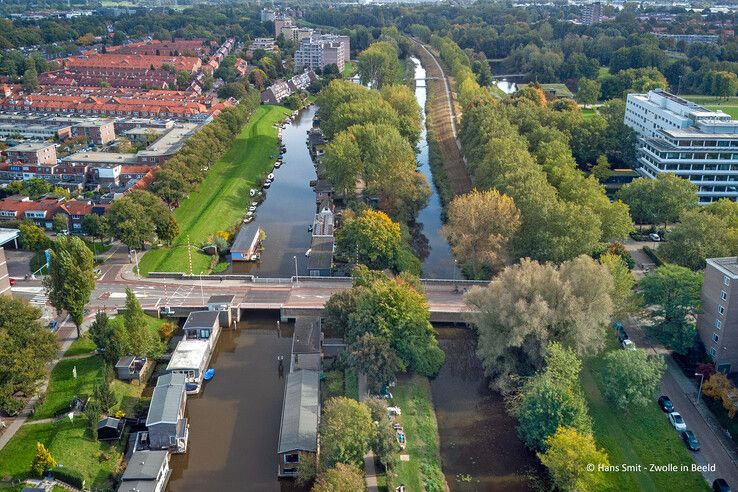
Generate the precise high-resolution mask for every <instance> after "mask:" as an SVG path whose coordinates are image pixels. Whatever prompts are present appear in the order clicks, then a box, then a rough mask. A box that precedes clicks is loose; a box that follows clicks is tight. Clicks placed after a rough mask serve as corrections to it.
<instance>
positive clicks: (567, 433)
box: [538, 427, 610, 492]
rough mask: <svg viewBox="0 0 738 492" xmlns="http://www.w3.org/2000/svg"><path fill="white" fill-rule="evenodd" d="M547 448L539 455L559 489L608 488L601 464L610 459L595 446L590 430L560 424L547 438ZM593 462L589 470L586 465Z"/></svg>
mask: <svg viewBox="0 0 738 492" xmlns="http://www.w3.org/2000/svg"><path fill="white" fill-rule="evenodd" d="M546 446H547V448H548V449H546V451H545V452H543V453H538V458H539V459H540V460H541V463H543V464H544V465H545V466H546V468H548V471H549V473H550V474H551V478H552V480H553V483H554V484H555V485H556V487H557V488H558V489H560V490H575V491H577V492H593V491H599V490H605V489H607V488H609V484H608V483H609V480H608V477H607V474H606V473H605V472H604V471H603V469H602V468H600V466H601V465H602V466H605V467H607V466H608V465H609V464H610V462H609V460H608V457H607V453H606V452H605V451H604V450H602V449H599V448H597V446H596V444H595V441H594V438H593V437H592V434H591V433H583V432H580V431H578V430H577V429H574V428H572V427H559V428H558V429H556V433H555V434H553V435H552V436H550V437H549V438H548V439H547V440H546ZM592 466H594V469H593V470H591V469H590V468H589V467H592Z"/></svg>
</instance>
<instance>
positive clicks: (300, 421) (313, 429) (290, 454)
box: [277, 370, 320, 477]
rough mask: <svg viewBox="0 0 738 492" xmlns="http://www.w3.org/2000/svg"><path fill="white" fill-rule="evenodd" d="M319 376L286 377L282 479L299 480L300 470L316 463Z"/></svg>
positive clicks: (303, 372) (279, 453) (281, 436)
mask: <svg viewBox="0 0 738 492" xmlns="http://www.w3.org/2000/svg"><path fill="white" fill-rule="evenodd" d="M319 393H320V372H318V371H308V370H300V371H297V372H291V373H289V374H288V375H287V384H286V385H285V392H284V402H283V405H282V421H281V424H280V427H279V442H278V445H277V458H278V460H279V462H278V470H277V475H278V476H280V477H296V476H297V470H298V466H299V464H300V462H301V461H303V460H306V459H313V460H314V459H316V455H317V453H318V425H319V424H320V400H319Z"/></svg>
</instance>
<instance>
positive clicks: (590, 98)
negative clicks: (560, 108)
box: [576, 78, 600, 104]
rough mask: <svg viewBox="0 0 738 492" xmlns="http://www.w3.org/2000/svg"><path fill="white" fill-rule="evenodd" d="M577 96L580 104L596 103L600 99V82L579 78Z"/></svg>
mask: <svg viewBox="0 0 738 492" xmlns="http://www.w3.org/2000/svg"><path fill="white" fill-rule="evenodd" d="M576 98H577V102H578V103H579V104H595V103H596V102H597V101H598V100H599V99H600V83H599V82H598V81H596V80H589V79H586V78H581V79H579V84H578V86H577V96H576Z"/></svg>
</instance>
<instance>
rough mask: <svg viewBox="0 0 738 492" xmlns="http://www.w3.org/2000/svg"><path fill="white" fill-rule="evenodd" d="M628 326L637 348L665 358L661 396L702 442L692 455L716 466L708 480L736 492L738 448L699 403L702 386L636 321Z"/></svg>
mask: <svg viewBox="0 0 738 492" xmlns="http://www.w3.org/2000/svg"><path fill="white" fill-rule="evenodd" d="M625 325H626V329H627V330H628V334H629V335H630V338H631V339H632V340H633V341H634V342H635V343H636V345H637V346H639V347H641V348H646V349H647V350H651V351H653V352H655V353H659V354H663V355H664V356H665V359H666V362H667V370H666V372H665V373H664V377H663V379H662V380H661V394H663V395H668V396H669V398H671V401H672V402H674V407H675V408H676V411H678V412H679V413H680V414H681V415H682V417H684V421H685V422H686V423H687V428H688V429H689V430H691V431H692V432H694V433H695V435H696V436H697V439H699V441H700V444H701V450H700V451H698V452H696V453H693V452H690V453H691V454H692V456H693V458H694V461H695V463H696V464H698V465H701V466H704V465H714V467H715V470H714V471H712V470H707V471H703V475H704V477H705V479H706V480H707V481H708V482H709V483H710V484H712V481H713V480H715V479H716V478H724V479H725V480H726V481H727V482H728V484H730V486H731V487H732V488H733V489H734V490H735V489H736V488H738V465H736V461H735V459H736V456H738V448H737V447H736V445H735V443H734V442H733V441H732V440H731V439H729V438H728V437H727V436H726V435H725V434H724V431H723V429H722V428H721V427H720V426H719V424H718V423H717V421H716V420H715V417H714V416H713V415H712V413H710V411H709V410H708V409H707V408H706V407H705V405H704V403H702V402H698V401H697V389H698V386H697V385H696V383H699V380H697V378H695V379H694V380H690V379H689V378H687V377H686V376H685V375H684V373H683V372H682V370H681V369H680V368H679V366H677V364H676V362H674V359H672V357H671V355H670V353H669V351H668V350H666V349H665V348H663V347H661V346H658V345H655V344H651V343H650V342H649V340H647V339H646V337H645V334H644V333H643V329H642V328H641V326H640V324H639V323H638V322H637V321H636V320H633V319H631V320H630V321H629V322H627V323H625ZM654 405H656V402H654ZM664 419H666V414H664ZM674 432H676V431H674Z"/></svg>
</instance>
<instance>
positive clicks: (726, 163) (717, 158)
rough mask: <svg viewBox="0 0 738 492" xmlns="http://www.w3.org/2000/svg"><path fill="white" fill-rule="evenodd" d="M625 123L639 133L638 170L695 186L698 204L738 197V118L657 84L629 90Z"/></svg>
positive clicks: (649, 175)
mask: <svg viewBox="0 0 738 492" xmlns="http://www.w3.org/2000/svg"><path fill="white" fill-rule="evenodd" d="M625 124H626V125H628V126H629V127H631V128H633V130H635V132H636V134H637V135H638V154H637V158H638V163H637V167H636V170H637V171H638V173H639V174H641V175H642V176H644V177H648V178H655V177H656V176H657V175H658V174H659V173H663V172H667V173H672V174H675V175H677V176H679V177H682V178H684V179H688V180H689V181H691V182H692V183H694V184H696V185H697V186H698V187H699V191H698V193H697V194H698V196H699V201H700V203H710V202H713V201H717V200H719V199H720V198H729V199H731V200H734V201H735V200H736V199H738V121H734V120H733V119H732V118H731V117H730V116H729V115H727V114H725V113H723V112H722V111H711V110H709V109H706V108H704V107H702V106H700V105H698V104H695V103H693V102H690V101H687V100H685V99H682V98H680V97H677V96H675V95H673V94H669V93H668V92H665V91H662V90H660V89H657V90H654V91H650V92H649V93H648V94H628V99H627V104H626V106H625Z"/></svg>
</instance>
